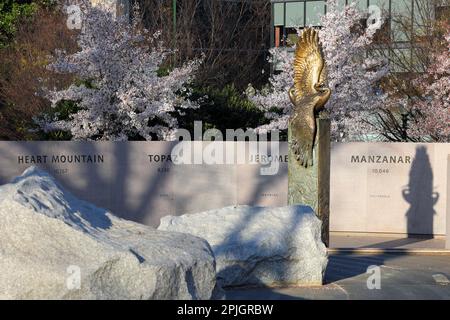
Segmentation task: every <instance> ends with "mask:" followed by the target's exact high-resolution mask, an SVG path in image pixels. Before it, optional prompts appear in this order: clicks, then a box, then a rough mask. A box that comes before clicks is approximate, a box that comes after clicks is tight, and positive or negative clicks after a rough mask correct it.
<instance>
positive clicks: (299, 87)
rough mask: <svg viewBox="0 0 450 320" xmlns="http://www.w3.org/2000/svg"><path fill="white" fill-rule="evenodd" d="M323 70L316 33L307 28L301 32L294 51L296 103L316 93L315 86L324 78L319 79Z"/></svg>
mask: <svg viewBox="0 0 450 320" xmlns="http://www.w3.org/2000/svg"><path fill="white" fill-rule="evenodd" d="M323 68H324V60H323V57H322V55H321V51H320V46H319V35H318V32H317V31H316V30H314V29H312V28H308V29H306V30H305V31H303V33H302V35H301V36H300V38H299V40H298V42H297V48H296V49H295V58H294V92H295V97H296V100H297V101H298V100H299V99H301V98H302V97H304V96H307V95H310V94H314V93H317V90H316V88H315V85H317V84H319V83H320V81H321V80H322V79H323V78H324V76H325V75H322V77H321V73H322V70H323ZM321 78H322V79H321Z"/></svg>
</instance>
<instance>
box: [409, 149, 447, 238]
mask: <svg viewBox="0 0 450 320" xmlns="http://www.w3.org/2000/svg"><path fill="white" fill-rule="evenodd" d="M402 195H403V198H404V199H405V201H406V202H408V203H409V205H410V207H409V209H408V211H407V213H406V219H407V233H408V237H412V236H413V235H418V234H419V235H429V236H430V237H432V236H433V219H434V215H435V214H436V212H435V211H434V206H435V205H436V203H437V201H438V200H439V193H437V192H433V171H432V169H431V163H430V158H429V156H428V153H427V149H426V147H425V146H418V147H417V148H416V154H415V156H414V159H413V162H412V164H411V170H410V171H409V184H408V186H406V187H405V188H404V189H403V190H402Z"/></svg>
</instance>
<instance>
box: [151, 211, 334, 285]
mask: <svg viewBox="0 0 450 320" xmlns="http://www.w3.org/2000/svg"><path fill="white" fill-rule="evenodd" d="M158 229H160V230H168V231H180V232H186V233H190V234H193V235H196V236H199V237H202V238H204V239H206V240H207V241H208V242H209V244H210V245H211V248H212V250H213V251H214V255H215V257H216V263H217V266H216V270H217V281H218V283H219V284H220V285H221V286H223V287H230V286H278V285H320V284H322V279H323V274H324V271H325V268H326V264H327V260H328V259H327V250H326V248H325V245H324V244H323V243H322V241H321V222H320V220H319V219H318V218H317V217H316V215H315V213H314V211H312V209H311V208H310V207H306V206H289V207H272V208H270V207H249V206H238V207H226V208H223V209H219V210H210V211H205V212H201V213H196V214H187V215H183V216H178V217H176V216H166V217H164V218H162V219H161V225H160V226H159V228H158Z"/></svg>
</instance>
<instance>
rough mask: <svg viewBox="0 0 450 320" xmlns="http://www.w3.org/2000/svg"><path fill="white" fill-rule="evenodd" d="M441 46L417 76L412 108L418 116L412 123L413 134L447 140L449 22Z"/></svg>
mask: <svg viewBox="0 0 450 320" xmlns="http://www.w3.org/2000/svg"><path fill="white" fill-rule="evenodd" d="M444 39H445V44H446V45H445V46H444V47H443V50H440V51H439V52H437V53H435V54H434V55H433V62H432V63H431V64H430V66H429V67H428V69H427V71H426V72H425V73H424V74H422V75H420V76H419V77H418V79H417V80H416V84H417V86H418V87H419V88H420V90H421V92H422V97H421V99H417V100H415V101H416V103H415V104H414V105H413V108H414V109H415V110H417V111H418V112H419V113H420V115H421V117H420V120H419V121H417V122H415V123H414V124H413V125H411V127H410V130H411V131H412V132H411V134H413V135H420V136H430V137H431V138H432V139H433V140H434V141H440V142H449V141H450V59H449V56H450V25H447V32H446V35H445V37H444Z"/></svg>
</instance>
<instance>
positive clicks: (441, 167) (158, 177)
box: [0, 141, 450, 235]
mask: <svg viewBox="0 0 450 320" xmlns="http://www.w3.org/2000/svg"><path fill="white" fill-rule="evenodd" d="M215 143H216V142H215ZM197 144H200V145H201V147H200V148H197V149H195V148H194V149H193V154H194V155H195V154H198V153H199V152H200V153H201V152H204V150H205V148H206V147H207V145H208V143H206V142H205V143H202V142H197ZM216 144H217V143H216ZM174 145H175V142H145V141H143V142H74V141H70V142H69V141H68V142H44V141H43V142H8V141H2V142H0V166H1V167H0V184H3V183H6V182H8V181H10V180H11V179H12V178H13V177H15V176H17V175H20V174H21V173H22V172H23V171H24V170H25V169H26V168H27V167H29V166H32V165H35V166H39V167H41V168H43V169H45V170H47V171H48V172H49V173H50V174H52V175H53V176H55V177H56V178H57V179H58V181H59V182H60V183H61V184H62V185H63V186H64V187H66V188H67V189H69V190H70V191H72V192H73V193H74V194H75V195H76V196H77V197H80V198H82V199H85V200H87V201H89V202H92V203H94V204H96V205H98V206H101V207H105V208H107V209H110V210H111V211H113V212H114V213H115V214H117V215H118V216H120V217H123V218H127V219H130V220H134V221H137V222H141V223H146V224H149V225H153V226H157V225H158V224H159V219H160V218H161V217H162V216H165V215H180V214H184V213H193V212H199V211H204V210H209V209H214V208H221V207H224V206H230V205H238V204H239V205H252V206H284V205H286V204H287V187H288V181H287V180H288V175H287V143H286V142H282V143H281V144H280V150H279V155H275V156H274V157H273V159H272V161H273V162H276V163H277V167H276V168H277V171H276V173H275V174H273V175H263V174H261V168H262V167H263V166H266V164H264V161H263V160H265V159H264V155H258V154H257V155H255V154H253V153H250V152H249V151H248V143H242V142H226V143H222V145H223V146H225V145H226V146H227V148H229V147H230V146H232V148H234V149H233V150H235V151H234V152H235V154H234V156H233V157H234V162H232V163H228V164H217V163H216V164H206V163H204V162H203V163H198V164H174V161H173V159H172V158H171V152H172V148H173V146H174ZM242 145H245V146H246V149H245V150H246V152H244V153H245V157H243V159H239V160H238V159H237V158H238V157H239V156H242V149H239V148H240V146H242ZM227 148H225V147H224V148H223V152H224V157H226V154H227V151H228V150H229V149H227ZM331 148H332V149H331V181H330V185H331V192H330V230H331V231H342V232H383V233H411V234H417V233H421V234H437V235H443V234H446V232H447V231H446V228H447V230H448V228H449V227H446V215H447V214H449V213H447V211H449V210H450V209H449V208H448V206H447V202H448V200H447V199H449V198H450V194H449V192H450V191H449V190H448V184H449V183H450V182H449V180H450V178H449V172H448V170H449V169H448V166H449V164H448V163H447V158H448V155H450V144H415V143H334V144H332V147H331ZM269 149H270V148H269ZM447 234H448V232H447Z"/></svg>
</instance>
